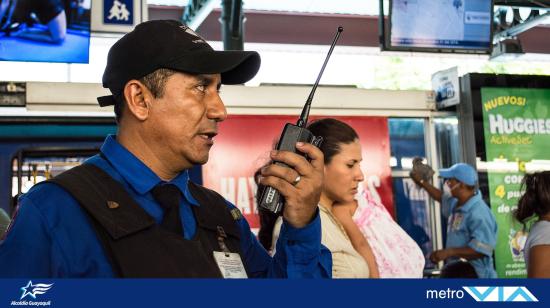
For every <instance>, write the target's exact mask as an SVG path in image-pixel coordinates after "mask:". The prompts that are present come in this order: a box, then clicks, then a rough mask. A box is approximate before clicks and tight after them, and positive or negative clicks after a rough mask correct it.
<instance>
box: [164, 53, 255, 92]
mask: <svg viewBox="0 0 550 308" xmlns="http://www.w3.org/2000/svg"><path fill="white" fill-rule="evenodd" d="M260 64H261V59H260V55H259V54H258V53H257V52H255V51H239V50H226V51H216V50H204V51H192V52H189V53H185V54H183V55H181V56H180V57H178V58H177V59H175V60H173V61H170V62H169V63H166V65H165V66H166V68H170V69H174V70H178V71H182V72H186V73H192V74H221V76H222V83H223V84H243V83H245V82H247V81H249V80H250V79H252V78H254V76H256V73H258V70H259V69H260Z"/></svg>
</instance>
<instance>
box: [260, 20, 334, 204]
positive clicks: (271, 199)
mask: <svg viewBox="0 0 550 308" xmlns="http://www.w3.org/2000/svg"><path fill="white" fill-rule="evenodd" d="M342 31H344V28H342V27H338V31H337V32H336V36H335V37H334V40H333V41H332V45H330V49H329V51H328V54H327V57H326V58H325V63H323V67H321V71H320V72H319V76H317V80H316V81H315V84H314V85H313V88H312V89H311V92H310V93H309V96H308V98H307V100H306V104H305V105H304V109H303V110H302V114H301V115H300V118H299V119H298V122H297V123H296V125H294V124H291V123H286V125H285V128H284V129H283V133H282V134H281V138H279V142H278V143H277V148H276V149H277V150H279V151H289V152H294V153H298V154H301V155H304V154H303V153H302V152H299V151H297V150H296V142H307V143H311V144H313V145H315V146H317V147H319V146H320V145H321V142H323V138H322V137H316V136H314V135H313V134H312V133H311V132H310V131H309V130H308V129H307V128H306V125H307V119H308V117H309V110H310V108H311V101H313V95H314V94H315V90H317V86H318V85H319V81H320V80H321V76H323V72H324V71H325V67H326V66H327V63H328V59H329V58H330V55H331V54H332V50H334V46H336V41H338V38H339V37H340V34H341V33H342ZM274 163H275V164H277V165H281V166H286V164H284V163H281V162H274ZM284 202H285V201H284V198H283V196H282V195H281V194H280V193H279V191H277V190H276V189H275V188H273V187H270V186H267V187H265V189H264V190H263V192H262V198H261V201H260V204H259V206H261V207H262V208H264V209H266V210H269V211H271V212H273V213H275V214H278V213H280V212H281V211H282V210H283V205H284Z"/></svg>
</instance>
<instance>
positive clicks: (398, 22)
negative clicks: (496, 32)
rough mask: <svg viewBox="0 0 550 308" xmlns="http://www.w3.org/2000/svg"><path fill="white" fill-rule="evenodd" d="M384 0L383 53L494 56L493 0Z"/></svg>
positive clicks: (382, 17) (382, 11) (381, 22)
mask: <svg viewBox="0 0 550 308" xmlns="http://www.w3.org/2000/svg"><path fill="white" fill-rule="evenodd" d="M383 2H384V1H382V0H380V23H379V24H380V37H381V40H380V42H381V45H382V50H395V51H421V52H461V53H480V54H487V53H490V51H491V47H492V33H491V26H492V20H493V0H389V13H388V16H387V19H386V18H385V16H384V6H383Z"/></svg>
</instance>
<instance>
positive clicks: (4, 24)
mask: <svg viewBox="0 0 550 308" xmlns="http://www.w3.org/2000/svg"><path fill="white" fill-rule="evenodd" d="M91 5H92V0H0V61H29V62H61V63H88V61H89V48H90V12H91Z"/></svg>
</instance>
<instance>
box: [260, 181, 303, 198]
mask: <svg viewBox="0 0 550 308" xmlns="http://www.w3.org/2000/svg"><path fill="white" fill-rule="evenodd" d="M260 183H261V184H262V185H265V186H271V187H273V188H275V189H276V190H278V191H279V193H281V194H282V195H283V196H284V197H285V198H288V197H289V196H290V195H291V194H296V193H297V192H296V190H297V189H296V187H294V186H293V185H292V184H290V183H289V182H288V181H286V180H283V179H281V178H280V177H276V176H262V178H261V179H260Z"/></svg>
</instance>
